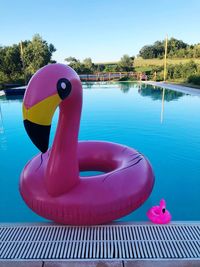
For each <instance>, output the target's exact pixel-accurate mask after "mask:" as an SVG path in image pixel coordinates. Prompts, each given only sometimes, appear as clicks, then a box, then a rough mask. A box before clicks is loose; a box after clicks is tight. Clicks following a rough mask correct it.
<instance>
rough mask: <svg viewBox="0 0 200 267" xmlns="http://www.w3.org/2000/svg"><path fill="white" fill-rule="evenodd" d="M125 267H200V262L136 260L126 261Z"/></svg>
mask: <svg viewBox="0 0 200 267" xmlns="http://www.w3.org/2000/svg"><path fill="white" fill-rule="evenodd" d="M123 266H124V267H199V266H200V259H199V260H168V259H166V260H155V261H154V260H139V261H137V260H134V261H132V260H131V261H124V262H123Z"/></svg>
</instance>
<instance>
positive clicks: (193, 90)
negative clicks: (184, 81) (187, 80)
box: [142, 81, 200, 96]
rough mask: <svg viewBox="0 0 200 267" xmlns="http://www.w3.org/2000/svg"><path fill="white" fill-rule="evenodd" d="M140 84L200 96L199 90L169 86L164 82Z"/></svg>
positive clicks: (174, 85)
mask: <svg viewBox="0 0 200 267" xmlns="http://www.w3.org/2000/svg"><path fill="white" fill-rule="evenodd" d="M142 83H144V84H150V85H153V86H159V87H163V88H166V89H169V90H173V91H177V92H181V93H184V94H190V95H194V96H200V89H195V88H192V87H186V86H182V85H176V84H171V83H166V82H154V81H143V82H142Z"/></svg>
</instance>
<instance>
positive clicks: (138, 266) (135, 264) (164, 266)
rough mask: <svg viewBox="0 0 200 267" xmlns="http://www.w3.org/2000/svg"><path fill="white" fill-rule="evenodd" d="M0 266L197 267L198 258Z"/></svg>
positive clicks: (6, 264) (9, 265)
mask: <svg viewBox="0 0 200 267" xmlns="http://www.w3.org/2000/svg"><path fill="white" fill-rule="evenodd" d="M0 266H1V267H160V266H161V267H199V266H200V260H148V261H147V260H130V261H117V260H116V261H108V260H101V261H100V260H99V261H98V260H97V261H57V262H55V261H35V262H34V261H9V262H5V261H4V262H3V261H0Z"/></svg>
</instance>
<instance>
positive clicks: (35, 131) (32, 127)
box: [24, 120, 51, 153]
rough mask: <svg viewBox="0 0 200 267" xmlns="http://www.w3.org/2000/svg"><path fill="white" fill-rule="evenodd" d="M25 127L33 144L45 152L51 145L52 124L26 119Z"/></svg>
mask: <svg viewBox="0 0 200 267" xmlns="http://www.w3.org/2000/svg"><path fill="white" fill-rule="evenodd" d="M24 127H25V129H26V132H27V134H28V136H29V137H30V139H31V141H32V142H33V144H34V145H35V146H36V147H37V148H38V149H39V150H40V151H41V152H42V153H45V152H46V151H47V150H48V147H49V135H50V129H51V125H40V124H36V123H33V122H31V121H29V120H24Z"/></svg>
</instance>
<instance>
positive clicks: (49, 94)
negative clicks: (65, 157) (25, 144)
mask: <svg viewBox="0 0 200 267" xmlns="http://www.w3.org/2000/svg"><path fill="white" fill-rule="evenodd" d="M81 100H82V86H81V82H80V79H79V76H78V75H77V73H76V72H75V71H74V70H73V69H72V68H70V67H69V66H67V65H64V64H50V65H47V66H45V67H43V68H41V69H40V70H38V71H37V72H36V74H35V75H34V76H33V77H32V78H31V80H30V82H29V84H28V86H27V89H26V93H25V96H24V100H23V120H24V126H25V129H26V131H27V133H28V135H29V137H30V139H31V140H32V142H33V143H34V144H35V145H36V147H37V148H38V149H39V150H40V151H41V152H42V153H45V152H46V151H47V149H48V146H49V134H50V129H51V121H52V117H53V114H54V112H55V110H56V108H57V107H58V106H60V107H61V108H62V106H66V104H67V102H69V103H71V104H72V105H73V104H74V105H75V102H77V101H78V102H79V103H81Z"/></svg>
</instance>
